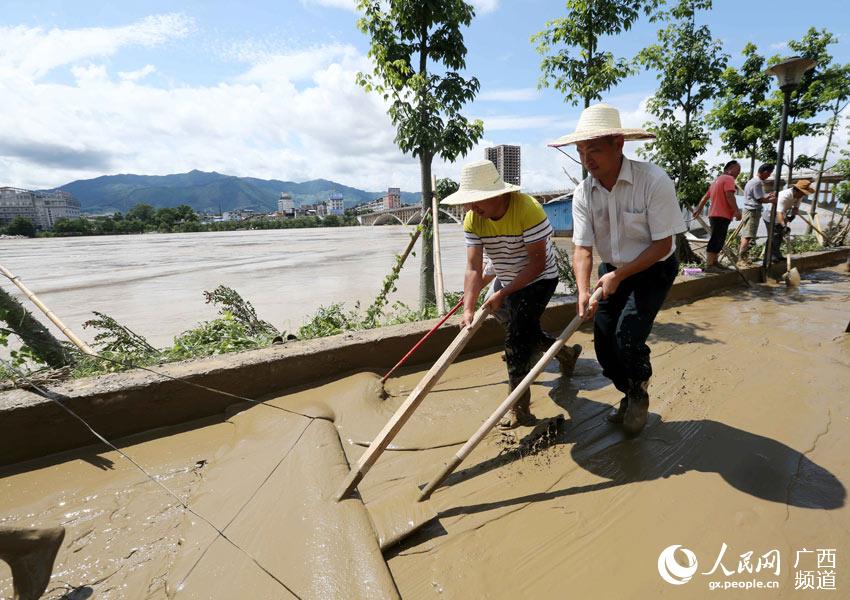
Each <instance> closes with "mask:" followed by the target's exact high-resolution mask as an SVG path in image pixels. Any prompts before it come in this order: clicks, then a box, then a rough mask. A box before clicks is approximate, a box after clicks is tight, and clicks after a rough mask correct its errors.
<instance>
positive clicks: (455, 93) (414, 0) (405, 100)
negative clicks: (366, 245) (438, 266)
mask: <svg viewBox="0 0 850 600" xmlns="http://www.w3.org/2000/svg"><path fill="white" fill-rule="evenodd" d="M357 6H358V9H359V10H360V12H362V13H363V16H362V17H361V18H360V19H359V20H358V22H357V25H358V27H359V28H360V30H361V31H362V32H363V33H364V34H366V35H368V36H369V38H370V44H369V57H370V58H372V60H373V61H374V68H373V70H372V73H371V74H367V73H358V76H357V82H358V84H360V85H361V86H362V87H363V88H364V89H365V90H367V91H374V92H377V93H378V94H380V95H381V96H382V97H383V98H384V100H385V101H387V102H388V103H389V110H388V113H389V116H390V120H391V121H392V123H393V125H394V126H395V127H396V137H395V142H396V144H397V145H398V147H399V148H400V149H401V150H402V152H404V153H410V154H412V155H413V156H414V157H416V158H418V159H419V171H420V179H421V185H422V208H423V210H424V211H427V210H429V208H430V206H431V194H432V190H431V164H432V161H433V159H434V157H435V156H438V155H439V156H441V157H442V158H443V159H444V160H447V161H454V160H455V159H456V158H457V157H458V156H460V155H466V153H467V152H469V150H471V149H472V146H473V145H474V144H475V143H476V142H477V141H478V140H479V139H481V136H482V134H483V133H484V124H483V123H482V122H481V121H480V120H478V119H476V120H475V121H469V120H468V119H467V118H466V117H464V116H463V115H461V113H460V111H461V109H462V108H463V106H464V104H466V103H467V102H470V101H471V100H472V99H473V98H475V94H476V93H477V92H478V89H479V83H478V80H477V79H476V78H475V77H472V78H470V79H464V78H463V77H462V76H461V75H460V73H459V72H458V71H461V70H463V69H464V68H465V67H466V46H465V45H464V41H463V32H462V31H461V28H462V27H466V26H469V24H470V23H471V22H472V18H473V16H474V15H475V11H474V10H473V9H472V6H470V5H469V4H467V3H466V2H464V1H463V0H358V3H357ZM433 260H434V259H433V238H432V235H431V230H430V228H428V229H426V230H425V231H424V232H423V235H422V256H421V264H422V268H421V271H420V279H419V300H420V305H421V306H422V308H425V306H427V305H428V304H433V303H434V301H435V295H434V262H433Z"/></svg>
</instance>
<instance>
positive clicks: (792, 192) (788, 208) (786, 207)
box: [762, 179, 815, 262]
mask: <svg viewBox="0 0 850 600" xmlns="http://www.w3.org/2000/svg"><path fill="white" fill-rule="evenodd" d="M814 193H815V191H814V190H813V189H812V187H811V182H810V181H809V180H808V179H801V180H800V181H798V182H797V183H795V184H794V187H790V188H788V189H785V190H782V191H781V192H779V194H777V196H776V223H774V225H773V246H772V248H771V252H770V253H771V254H772V255H773V256H772V257H771V262H782V261H783V260H785V257H784V256H782V238H783V237H784V236H785V234H786V233H789V232H790V231H791V228H790V227H789V226H788V223H790V222H791V221H793V220H794V217H796V216H797V212H798V211H799V210H800V201H801V200H802V199H803V198H805V197H806V196H810V195H812V194H814ZM762 216H763V217H764V224H765V226H766V227H767V228H768V230H769V229H770V205H769V204H768V205H767V206H766V207H765V208H764V212H763V213H762Z"/></svg>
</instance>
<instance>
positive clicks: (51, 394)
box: [0, 358, 314, 600]
mask: <svg viewBox="0 0 850 600" xmlns="http://www.w3.org/2000/svg"><path fill="white" fill-rule="evenodd" d="M0 362H2V363H3V364H4V365H5V366H6V368H7V369H9V370H10V371H12V372H13V373H16V374H17V375H18V377H19V378H20V379H21V380H22V381H23V382H25V383H26V384H27V385H29V386H30V387H31V388H32V389H34V390H35V391H36V392H37V393H38V394H39V395H40V396H42V397H43V398H46V399H48V400H51V401H53V402H55V403H56V404H58V405H59V406H60V407H61V408H62V410H64V411H65V412H67V413H68V414H69V415H71V416H72V417H74V418H75V419H76V420H77V421H79V422H80V423H82V424H83V426H84V427H85V428H86V429H88V430H89V432H91V434H92V435H94V436H95V437H96V438H97V439H99V440H100V441H101V442H103V443H104V444H106V445H107V446H109V447H110V448H111V449H112V450H114V451H115V452H117V453H118V454H119V455H121V456H122V457H124V458H125V459H126V460H127V461H128V462H130V464H132V465H133V466H135V467H136V468H137V469H138V470H139V471H141V472H142V473H143V474H144V475H145V477H147V478H148V479H150V480H151V481H153V482H154V483H155V484H156V485H157V486H159V487H160V488H161V489H162V490H163V491H165V493H166V494H168V495H169V496H171V497H172V498H174V499H175V500H177V502H178V503H179V504H180V506H181V507H182V508H183V509H184V510H186V511H188V512H190V513H192V514H193V515H195V516H196V517H198V518H199V519H200V520H202V521H203V522H204V523H206V524H207V525H209V526H210V527H212V528H213V529H214V530H215V531H216V533H217V534H218V535H219V536H221V537H222V538H224V539H225V540H226V541H227V542H228V543H229V544H231V545H232V546H233V547H234V548H236V549H237V550H239V551H240V552H242V554H244V555H245V556H247V557H248V558H249V559H251V561H252V562H253V563H254V564H255V565H257V567H258V568H259V569H260V570H262V571H263V572H264V573H266V574H267V575H268V576H269V577H271V578H272V579H274V580H275V581H276V582H277V583H279V584H280V585H281V587H283V588H284V589H286V591H287V592H289V593H290V594H292V595H293V596H295V597H296V598H298V599H299V600H301V597H300V596H299V595H298V594H296V593H295V592H294V591H293V590H292V588H290V587H289V586H288V585H286V584H285V583H284V582H283V581H281V580H280V579H278V578H277V577H276V576H275V575H274V573H272V572H271V571H269V570H268V569H266V568H265V567H264V566H263V565H262V564H260V562H259V561H258V560H257V559H256V558H254V557H253V556H252V555H251V554H250V553H249V552H248V551H247V550H245V549H244V548H242V547H241V546H239V544H237V543H236V542H234V541H233V540H231V539H230V538H229V537H227V535H226V534H225V533H224V531H222V530H221V529H219V528H218V527H216V526H215V525H213V524H212V522H211V521H209V520H208V519H207V518H206V517H204V516H203V515H201V514H200V513H197V512H195V510H194V509H193V508H191V507H190V506H189V505H188V504H186V502H184V501H183V499H182V498H180V496H178V495H177V494H176V493H175V492H173V491H172V490H171V489H169V488H168V487H167V486H166V485H165V484H164V483H162V482H161V481H159V480H158V479H157V478H156V477H154V476H153V475H151V474H150V473H148V471H147V470H146V469H145V468H144V467H143V466H142V465H140V464H139V463H137V462H136V461H135V460H133V459H132V458H131V457H130V456H129V455H127V454H126V453H125V452H123V451H122V450H121V449H119V448H118V447H117V446H116V445H115V444H113V443H112V442H110V441H109V440H107V439H106V438H105V437H103V436H102V435H101V434H99V433H98V432H97V431H95V430H94V429H93V428H92V427H91V425H89V424H88V423H87V422H86V420H85V419H83V418H82V417H81V416H80V415H78V414H77V413H76V412H74V411H73V410H71V409H70V408H69V407H68V406H66V405H65V403H64V402H62V400H60V398H61V396H60V395H59V394H56V393H55V392H51V391H50V390H47V389H45V388H43V387H41V386H39V385H38V384H37V383H35V382H33V381H31V380H29V379H28V378H27V376H26V375H24V374H23V373H21V372H20V371H19V370H18V369H17V368H16V367H15V366H13V365H12V364H11V363H9V362H7V361H6V360H5V359H3V358H0ZM186 383H189V382H186ZM224 393H226V392H224ZM230 395H232V394H230ZM286 412H292V411H286ZM294 414H298V413H294ZM302 416H303V415H302ZM307 418H308V419H310V422H311V423H312V421H313V420H314V417H307ZM309 426H310V423H308V424H307V426H306V427H305V428H304V431H306V430H307V427H309ZM304 431H302V432H301V435H304ZM298 439H299V440H300V439H301V437H300V436H299V438H298ZM297 443H298V441H297V440H296V442H295V444H297ZM295 444H293V446H292V447H291V448H290V449H289V451H288V452H287V455H288V454H289V452H290V451H291V450H292V448H294V447H295ZM285 458H286V456H284V459H285ZM281 462H283V459H281ZM279 465H280V463H278V466H279ZM275 469H277V467H275ZM272 472H274V471H272ZM269 477H271V475H269ZM265 481H268V477H267V478H266V480H265ZM265 481H264V482H263V483H265ZM260 487H262V484H261V486H260ZM255 494H256V492H255ZM242 509H244V506H243V507H242ZM242 509H240V512H241V510H242ZM204 554H206V552H204ZM201 558H203V555H202V556H201ZM200 560H201V559H198V563H199V562H200ZM198 563H195V565H193V567H192V569H190V571H189V574H191V572H192V570H194V568H195V566H197V565H198ZM189 574H187V575H186V577H188V576H189ZM186 577H184V578H183V580H182V581H181V582H180V583H181V584H183V583H184V582H185V581H186Z"/></svg>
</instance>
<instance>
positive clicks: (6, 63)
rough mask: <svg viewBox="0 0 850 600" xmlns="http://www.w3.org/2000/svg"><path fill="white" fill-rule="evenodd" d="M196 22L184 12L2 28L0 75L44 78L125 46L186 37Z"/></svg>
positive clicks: (153, 43) (152, 44) (0, 31)
mask: <svg viewBox="0 0 850 600" xmlns="http://www.w3.org/2000/svg"><path fill="white" fill-rule="evenodd" d="M193 27H194V22H193V21H192V20H191V19H189V18H188V17H186V16H184V15H181V14H165V15H152V16H149V17H146V18H144V19H142V20H140V21H137V22H135V23H132V24H130V25H126V26H124V27H113V28H103V27H92V28H85V29H51V30H50V31H45V30H44V29H42V28H40V27H24V26H18V27H0V39H2V40H3V44H2V47H0V77H2V76H13V75H14V76H20V77H26V78H32V79H38V78H40V77H43V76H44V75H45V74H47V73H48V72H50V71H51V70H53V69H55V68H57V67H60V66H63V65H71V64H74V63H77V62H79V61H81V60H85V59H92V58H100V57H105V56H110V55H112V54H114V53H115V52H116V51H117V50H118V49H119V48H121V47H122V46H128V45H140V46H154V45H157V44H161V43H163V42H165V41H167V40H169V39H174V38H179V37H184V36H186V35H188V34H189V32H190V31H191V30H192V29H193Z"/></svg>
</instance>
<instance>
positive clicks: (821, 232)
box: [797, 213, 826, 238]
mask: <svg viewBox="0 0 850 600" xmlns="http://www.w3.org/2000/svg"><path fill="white" fill-rule="evenodd" d="M797 214H798V215H800V218H801V219H803V221H805V222H806V224H807V225H809V226H811V228H812V229H814V230H815V231H816V232H817V233H818V234H820V236H821V237H823V238H825V237H826V236H825V235H824V233H823V231H821V230H820V229H818V227H817V225H815V224H814V223H812V221H811V219H809V218H808V217H806V215H804V214H803V213H797Z"/></svg>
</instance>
